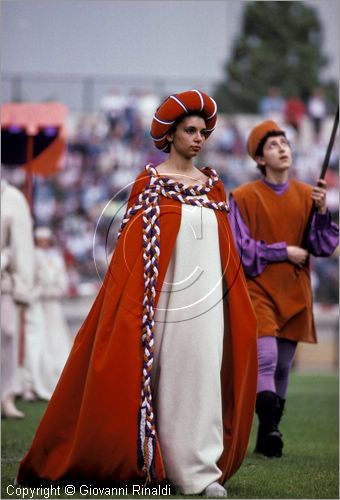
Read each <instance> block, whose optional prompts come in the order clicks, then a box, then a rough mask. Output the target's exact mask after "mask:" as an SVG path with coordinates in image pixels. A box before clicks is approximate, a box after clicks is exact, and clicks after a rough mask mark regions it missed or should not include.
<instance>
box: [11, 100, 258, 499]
mask: <svg viewBox="0 0 340 500" xmlns="http://www.w3.org/2000/svg"><path fill="white" fill-rule="evenodd" d="M216 111H217V109H216V103H215V102H214V100H213V99H211V98H210V97H209V96H207V95H206V94H204V93H203V92H199V91H197V90H190V91H186V92H182V93H180V94H176V95H172V96H169V97H168V98H167V99H166V100H165V101H164V102H163V103H162V104H161V106H160V107H159V108H158V109H157V111H156V113H155V115H154V119H153V122H152V127H151V135H152V138H153V140H154V142H155V145H156V147H158V148H159V149H162V150H164V151H166V152H168V153H169V157H168V159H167V160H166V161H165V162H164V163H162V164H160V165H158V167H157V169H156V168H155V167H153V166H152V165H147V166H146V167H145V169H144V170H143V171H142V173H141V174H140V175H139V176H138V177H137V179H136V181H135V184H134V186H133V188H132V191H131V194H130V198H129V202H128V209H127V212H126V214H125V217H124V219H123V222H122V226H121V231H120V235H119V239H118V241H117V245H116V248H115V252H114V255H113V257H112V260H111V263H110V266H109V269H108V271H107V274H106V276H105V279H104V282H103V286H102V288H101V290H100V291H99V293H98V296H97V298H96V300H95V302H94V305H93V307H92V309H91V311H90V313H89V315H88V316H87V318H86V320H85V322H84V324H83V326H82V327H81V329H80V331H79V333H78V335H77V337H76V339H75V342H74V346H73V349H72V351H71V354H70V356H69V359H68V361H67V363H66V366H65V369H64V371H63V373H62V375H61V378H60V380H59V383H58V385H57V387H56V390H55V392H54V394H53V396H52V399H51V401H50V403H49V405H48V407H47V410H46V413H45V415H44V417H43V419H42V421H41V423H40V426H39V428H38V430H37V433H36V435H35V437H34V440H33V443H32V446H31V448H30V450H29V451H28V453H27V455H26V456H25V457H24V459H23V460H22V462H21V465H20V469H19V473H18V482H19V483H20V484H34V483H35V484H41V483H42V481H49V482H55V481H63V482H64V481H68V482H72V481H73V482H77V483H79V481H82V482H87V483H90V482H91V483H93V482H96V483H98V482H102V483H106V484H115V483H126V484H127V483H130V484H131V483H142V482H145V480H147V481H149V482H154V481H156V482H161V481H163V480H164V479H167V480H169V481H170V482H171V483H172V485H173V486H174V487H175V488H176V491H178V492H179V493H184V494H195V493H203V494H204V495H208V496H225V495H226V490H225V489H224V488H223V486H222V485H223V484H224V482H225V481H226V480H227V479H228V478H229V477H230V476H231V475H232V474H233V473H235V472H236V470H237V469H238V468H239V467H240V465H241V463H242V461H243V458H244V455H245V453H246V449H247V443H248V438H249V433H250V428H251V423H252V418H253V413H254V404H255V395H256V380H257V353H256V320H255V316H254V312H253V309H252V305H251V302H250V299H249V296H248V292H247V287H246V283H245V279H244V275H243V272H242V268H241V263H240V259H239V257H238V255H237V252H236V250H235V246H234V242H233V238H232V233H231V230H230V227H229V222H228V216H227V213H228V210H229V207H228V204H227V202H226V195H225V191H224V187H223V184H222V182H221V180H220V179H219V177H218V175H217V173H216V172H215V171H214V170H212V169H210V168H203V169H202V170H199V169H197V168H196V167H195V166H194V164H193V159H194V158H195V157H196V156H197V154H198V153H199V151H200V150H201V149H202V147H203V145H204V143H205V140H206V139H207V138H208V136H209V135H210V134H211V132H212V131H213V129H214V127H215V123H216V118H217V116H216Z"/></svg>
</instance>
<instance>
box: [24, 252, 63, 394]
mask: <svg viewBox="0 0 340 500" xmlns="http://www.w3.org/2000/svg"><path fill="white" fill-rule="evenodd" d="M35 252H36V290H35V291H36V297H35V300H34V301H33V302H32V304H31V306H30V307H29V309H28V311H27V323H26V324H27V329H26V331H27V336H26V356H25V358H26V359H25V368H26V370H25V385H26V389H31V390H33V391H34V392H35V393H36V394H37V396H38V397H39V398H41V399H46V400H49V399H50V398H51V396H52V393H53V391H54V389H55V386H56V384H57V382H58V380H59V377H60V375H61V372H62V370H63V368H64V365H65V362H66V360H67V357H68V355H69V352H70V350H71V336H70V333H69V330H68V326H67V323H66V320H65V317H64V313H63V310H62V305H61V298H62V297H63V295H64V294H65V293H66V290H67V287H68V277H67V272H66V268H65V264H64V261H63V259H62V257H61V255H59V254H58V253H57V252H56V251H54V249H49V250H43V249H41V248H36V250H35Z"/></svg>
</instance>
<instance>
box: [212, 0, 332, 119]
mask: <svg viewBox="0 0 340 500" xmlns="http://www.w3.org/2000/svg"><path fill="white" fill-rule="evenodd" d="M321 47H322V29H321V24H320V21H319V19H318V16H317V14H316V12H315V10H314V9H313V8H311V7H308V6H306V4H305V3H304V2H302V1H284V2H282V1H270V2H263V1H261V2H258V1H255V2H250V3H248V4H246V7H245V10H244V14H243V20H242V33H241V34H240V36H239V38H238V39H237V40H236V42H235V44H234V47H233V52H232V55H231V58H230V60H229V61H228V62H227V63H226V66H225V69H226V80H225V81H224V82H222V83H220V84H219V85H218V86H217V89H216V93H215V97H216V100H217V102H218V104H219V109H220V110H222V111H226V112H246V113H257V112H258V103H259V100H260V98H261V97H262V96H263V95H265V94H266V93H267V90H268V88H269V87H273V86H276V87H279V88H280V89H281V92H282V95H283V96H284V97H288V96H294V95H295V96H299V97H300V98H302V99H303V100H304V101H305V100H306V99H307V98H308V97H309V95H310V94H311V91H312V89H313V88H314V87H318V86H320V85H321V86H323V87H324V88H325V90H326V93H327V97H328V98H329V99H330V100H331V101H333V100H334V102H336V101H337V97H336V95H337V92H336V87H337V85H336V83H335V82H322V81H321V80H320V74H321V70H322V69H323V68H324V67H325V66H326V64H327V58H326V57H325V56H324V55H323V54H322V50H321Z"/></svg>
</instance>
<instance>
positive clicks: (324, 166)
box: [301, 105, 339, 248]
mask: <svg viewBox="0 0 340 500" xmlns="http://www.w3.org/2000/svg"><path fill="white" fill-rule="evenodd" d="M338 125H339V105H338V108H337V110H336V114H335V118H334V123H333V129H332V133H331V137H330V139H329V143H328V147H327V151H326V155H325V158H324V160H323V163H322V168H321V174H320V177H319V180H320V179H321V180H323V179H324V178H325V176H326V173H327V169H328V167H329V159H330V157H331V152H332V149H333V145H334V141H335V135H336V131H337V128H338ZM317 185H318V186H319V187H323V183H321V182H318V184H317ZM314 211H315V203H313V205H312V209H311V211H310V214H309V217H308V221H307V224H306V227H305V230H304V233H303V238H302V244H301V247H302V248H307V238H308V233H309V230H310V227H311V224H312V219H313V215H314Z"/></svg>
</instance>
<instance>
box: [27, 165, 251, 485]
mask: <svg viewBox="0 0 340 500" xmlns="http://www.w3.org/2000/svg"><path fill="white" fill-rule="evenodd" d="M148 180H149V177H148V176H147V174H146V172H145V171H143V172H142V173H141V174H140V175H139V177H138V178H137V180H136V182H135V184H134V186H133V189H132V192H131V195H130V200H129V206H131V205H132V204H133V203H134V202H135V201H136V196H138V194H139V193H140V192H141V190H142V189H143V187H144V186H145V185H146V184H147V182H148ZM208 197H209V198H210V199H211V200H216V201H225V200H226V197H225V192H224V187H223V184H222V182H221V181H219V182H218V183H217V184H216V185H215V186H214V187H213V188H212V189H211V191H210V193H209V194H208ZM160 206H161V217H160V228H161V237H160V248H161V254H160V262H159V278H158V283H157V288H158V290H161V288H162V283H163V280H164V276H165V274H166V270H167V266H168V264H169V261H170V258H171V255H172V252H173V249H174V245H175V241H176V236H177V233H178V230H179V225H180V221H181V203H180V202H177V201H174V200H170V199H167V198H164V197H161V200H160ZM215 214H216V217H217V221H218V228H219V239H220V249H221V259H222V265H223V269H224V272H225V275H224V278H225V284H226V290H227V294H226V296H225V298H224V301H225V305H226V307H225V310H228V313H227V314H226V318H225V335H224V339H225V342H224V355H223V366H222V371H221V377H222V387H223V394H222V398H223V399H222V401H223V412H224V416H223V421H224V452H223V454H222V456H221V458H220V460H219V463H218V465H219V467H220V468H221V470H222V471H223V476H222V478H221V482H224V481H225V480H226V479H227V478H229V477H230V476H231V475H232V474H233V473H234V472H235V471H236V470H237V469H238V468H239V467H240V465H241V463H242V461H243V458H244V455H245V453H246V450H247V444H248V439H249V433H250V428H251V423H252V419H253V414H254V405H255V396H256V383H257V349H256V319H255V315H254V312H253V308H252V305H251V302H250V299H249V295H248V292H247V286H246V282H245V278H244V275H243V271H242V268H241V265H240V259H239V256H238V255H237V252H236V250H235V246H234V243H233V239H232V233H231V230H230V227H229V222H228V219H227V215H226V213H225V212H221V211H215ZM141 241H142V218H141V217H140V213H138V214H136V215H135V216H134V217H133V219H131V220H130V222H129V223H128V225H127V226H126V227H125V228H124V230H123V232H122V235H121V237H120V239H119V240H118V242H117V245H116V249H115V252H114V255H113V257H112V260H111V263H110V266H109V269H108V271H107V273H106V276H105V279H104V283H103V286H102V288H101V289H100V291H99V293H98V296H97V298H96V300H95V302H94V304H93V306H92V308H91V310H90V312H89V314H88V316H87V318H86V320H85V322H84V324H83V325H82V327H81V328H80V331H79V332H78V334H77V337H76V339H75V342H74V345H73V348H72V351H71V353H70V356H69V359H68V361H67V363H66V366H65V368H64V371H63V373H62V375H61V378H60V380H59V383H58V385H57V387H56V389H55V392H54V394H53V396H52V399H51V400H50V402H49V405H48V407H47V410H46V413H45V415H44V417H43V419H42V421H41V423H40V426H39V428H38V430H37V432H36V435H35V437H34V440H33V443H32V445H31V448H30V450H29V451H28V453H27V454H26V456H25V457H24V459H23V460H22V462H21V464H20V469H19V473H18V482H19V484H30V483H31V484H32V483H39V484H41V483H42V481H44V480H45V481H58V480H68V481H73V482H76V481H77V482H79V481H80V480H82V481H86V482H87V483H89V482H90V481H93V482H94V481H96V482H98V481H104V482H106V483H116V482H131V481H134V482H137V481H141V480H143V477H144V473H143V472H142V471H141V470H140V469H139V466H138V458H137V446H138V410H139V404H140V391H141V371H142V358H143V349H142V344H141V316H142V299H143V289H144V283H143V259H142V243H141ZM188 251H190V249H188ZM158 297H159V293H157V299H158ZM157 299H156V300H157ZM198 341H199V339H198ZM188 355H190V354H188ZM155 474H156V479H157V480H159V481H161V480H163V479H164V478H165V471H164V466H163V462H162V456H161V450H160V447H159V443H158V441H157V443H156V457H155Z"/></svg>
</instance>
